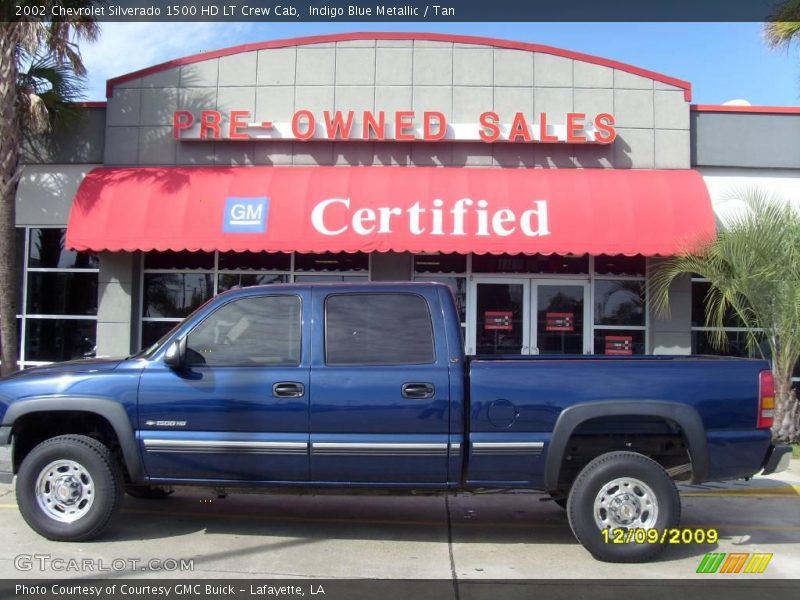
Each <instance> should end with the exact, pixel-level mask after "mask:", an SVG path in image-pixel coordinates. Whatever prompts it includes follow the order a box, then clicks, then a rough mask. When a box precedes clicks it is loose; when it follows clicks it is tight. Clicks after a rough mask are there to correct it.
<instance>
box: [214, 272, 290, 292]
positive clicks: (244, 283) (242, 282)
mask: <svg viewBox="0 0 800 600" xmlns="http://www.w3.org/2000/svg"><path fill="white" fill-rule="evenodd" d="M288 281H289V276H288V275H251V274H242V275H239V274H231V273H223V274H221V275H220V276H219V278H218V279H217V293H218V294H221V293H222V292H227V291H228V290H232V289H234V288H244V287H250V286H253V285H267V284H270V283H286V282H288Z"/></svg>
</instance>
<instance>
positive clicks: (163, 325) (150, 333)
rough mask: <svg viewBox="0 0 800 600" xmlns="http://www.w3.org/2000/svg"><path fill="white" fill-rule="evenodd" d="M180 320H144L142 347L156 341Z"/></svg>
mask: <svg viewBox="0 0 800 600" xmlns="http://www.w3.org/2000/svg"><path fill="white" fill-rule="evenodd" d="M179 322H180V321H143V322H142V348H147V347H148V346H150V345H152V344H154V343H156V342H157V341H158V340H160V339H161V336H163V335H164V334H165V333H167V332H168V331H170V330H171V329H172V328H173V327H175V325H177V324H178V323H179Z"/></svg>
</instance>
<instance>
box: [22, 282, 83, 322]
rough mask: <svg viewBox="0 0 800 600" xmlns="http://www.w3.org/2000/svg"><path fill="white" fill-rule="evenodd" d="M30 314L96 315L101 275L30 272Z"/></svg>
mask: <svg viewBox="0 0 800 600" xmlns="http://www.w3.org/2000/svg"><path fill="white" fill-rule="evenodd" d="M26 312H27V313H28V314H35V315H96V314H97V273H91V272H90V273H76V272H74V271H68V272H57V271H29V272H28V306H27V311H26Z"/></svg>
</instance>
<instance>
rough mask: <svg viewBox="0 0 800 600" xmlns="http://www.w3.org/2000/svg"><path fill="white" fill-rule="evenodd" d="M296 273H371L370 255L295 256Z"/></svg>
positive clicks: (329, 254) (330, 253)
mask: <svg viewBox="0 0 800 600" xmlns="http://www.w3.org/2000/svg"><path fill="white" fill-rule="evenodd" d="M294 270H295V271H356V272H359V271H363V272H364V273H366V272H368V271H369V254H365V253H364V252H354V253H352V254H350V253H347V252H337V253H334V252H325V253H323V254H295V256H294Z"/></svg>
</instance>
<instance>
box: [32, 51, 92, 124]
mask: <svg viewBox="0 0 800 600" xmlns="http://www.w3.org/2000/svg"><path fill="white" fill-rule="evenodd" d="M83 85H84V78H83V77H81V76H79V75H77V74H75V72H74V71H72V69H71V68H70V67H69V66H68V65H65V64H63V63H58V62H57V61H55V60H54V59H52V58H51V57H49V56H44V57H37V58H35V59H34V60H33V62H32V63H31V64H29V65H28V67H27V69H25V71H24V72H21V73H19V75H18V82H17V90H18V93H19V96H20V97H19V104H20V108H21V109H22V114H23V116H24V117H25V118H23V125H24V127H25V129H26V130H27V132H28V133H29V134H31V133H32V134H36V133H41V132H43V131H46V130H47V129H49V128H50V127H51V126H52V125H53V124H54V123H55V121H56V120H58V119H66V120H69V119H70V118H73V117H74V116H75V115H76V114H77V111H76V110H75V108H74V107H73V106H72V103H73V102H75V101H77V100H78V99H79V98H80V96H81V92H82V90H83Z"/></svg>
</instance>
